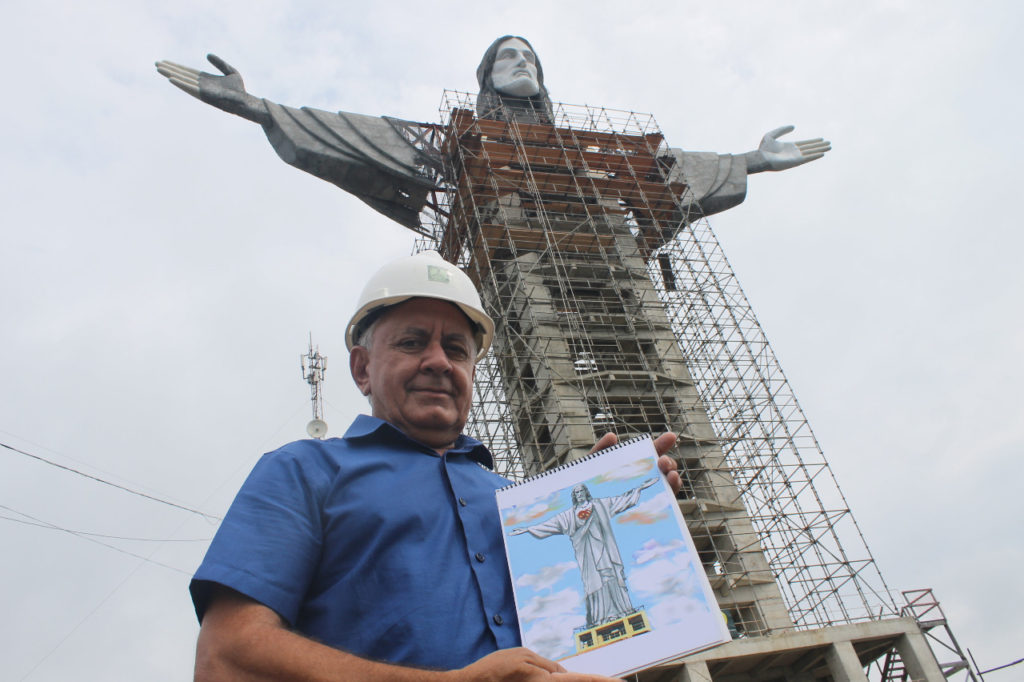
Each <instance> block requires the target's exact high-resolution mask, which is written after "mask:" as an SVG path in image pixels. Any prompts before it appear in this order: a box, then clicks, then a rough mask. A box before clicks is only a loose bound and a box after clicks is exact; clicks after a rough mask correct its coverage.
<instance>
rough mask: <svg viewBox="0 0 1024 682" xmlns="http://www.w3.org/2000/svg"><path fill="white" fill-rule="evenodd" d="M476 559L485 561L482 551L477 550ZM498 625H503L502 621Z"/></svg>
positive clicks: (481, 561)
mask: <svg viewBox="0 0 1024 682" xmlns="http://www.w3.org/2000/svg"><path fill="white" fill-rule="evenodd" d="M476 560H477V561H479V562H480V563H483V562H484V555H483V553H482V552H477V553H476ZM498 625H501V623H498Z"/></svg>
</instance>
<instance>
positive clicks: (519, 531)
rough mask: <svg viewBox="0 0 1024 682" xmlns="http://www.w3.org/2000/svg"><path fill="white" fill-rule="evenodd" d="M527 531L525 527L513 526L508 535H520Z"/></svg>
mask: <svg viewBox="0 0 1024 682" xmlns="http://www.w3.org/2000/svg"><path fill="white" fill-rule="evenodd" d="M525 532H527V531H526V529H525V528H513V529H512V531H511V532H510V533H509V535H522V534H523V533H525Z"/></svg>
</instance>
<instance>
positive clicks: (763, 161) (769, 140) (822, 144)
mask: <svg viewBox="0 0 1024 682" xmlns="http://www.w3.org/2000/svg"><path fill="white" fill-rule="evenodd" d="M791 132H793V126H782V127H781V128H776V129H775V130H770V131H768V132H767V133H765V135H764V137H762V138H761V144H760V145H758V147H757V150H756V151H752V152H747V154H746V157H747V172H748V173H760V172H761V171H766V170H770V171H780V170H786V169H787V168H792V167H793V166H799V165H801V164H804V163H807V162H809V161H814V160H815V159H820V158H821V157H823V156H825V152H827V151H829V150H830V149H832V145H831V143H829V141H828V140H823V139H821V138H820V137H816V138H814V139H813V140H800V141H799V142H782V141H780V140H779V138H780V137H782V136H783V135H786V134H787V133H791Z"/></svg>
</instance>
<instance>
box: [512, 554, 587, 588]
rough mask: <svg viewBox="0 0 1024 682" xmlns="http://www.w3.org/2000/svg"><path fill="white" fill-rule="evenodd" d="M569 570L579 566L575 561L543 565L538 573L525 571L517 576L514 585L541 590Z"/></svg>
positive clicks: (577, 569) (551, 584) (559, 578)
mask: <svg viewBox="0 0 1024 682" xmlns="http://www.w3.org/2000/svg"><path fill="white" fill-rule="evenodd" d="M570 571H577V572H578V571H579V566H577V565H576V562H575V561H563V562H562V563H558V564H555V565H554V566H545V567H544V568H542V569H541V570H540V572H538V573H526V574H525V575H521V576H519V579H518V580H516V585H518V586H520V587H529V588H530V589H533V590H536V591H537V592H543V591H545V590H550V589H551V588H552V587H554V585H555V583H557V582H558V581H559V580H561V579H562V576H564V575H565V574H566V573H569V572H570Z"/></svg>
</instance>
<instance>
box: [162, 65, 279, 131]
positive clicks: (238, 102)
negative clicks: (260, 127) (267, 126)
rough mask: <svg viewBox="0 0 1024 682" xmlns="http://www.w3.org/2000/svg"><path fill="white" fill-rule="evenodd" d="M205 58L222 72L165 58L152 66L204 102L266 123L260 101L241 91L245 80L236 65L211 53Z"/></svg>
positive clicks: (266, 115)
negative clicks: (214, 72) (204, 69)
mask: <svg viewBox="0 0 1024 682" xmlns="http://www.w3.org/2000/svg"><path fill="white" fill-rule="evenodd" d="M206 58H207V59H208V60H209V61H210V63H211V64H213V65H214V66H215V67H217V69H218V70H219V71H220V72H221V73H222V74H224V75H222V76H218V75H215V74H211V73H206V72H205V71H199V70H198V69H193V68H192V67H190V66H183V65H181V64H175V63H174V62H169V61H159V62H157V63H156V70H157V72H159V73H160V75H161V76H164V77H165V78H167V80H169V81H170V82H171V84H172V85H174V86H176V87H178V88H180V89H182V90H184V91H185V92H187V93H188V94H190V95H192V96H193V97H195V98H196V99H200V100H202V101H204V102H206V103H207V104H212V105H213V106H215V107H217V108H218V109H221V110H222V111H226V112H228V113H230V114H235V115H237V116H241V117H242V118H246V119H248V120H250V121H255V122H256V123H260V124H264V123H268V122H269V120H270V118H269V114H268V113H267V108H266V106H265V105H264V104H263V101H262V100H260V99H258V98H256V97H253V96H252V95H250V94H249V93H248V92H246V91H245V83H243V82H242V75H241V74H240V73H238V69H236V68H235V67H233V66H231V65H230V64H228V63H227V62H226V61H224V60H223V59H221V58H220V57H218V56H217V55H215V54H208V55H206Z"/></svg>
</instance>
